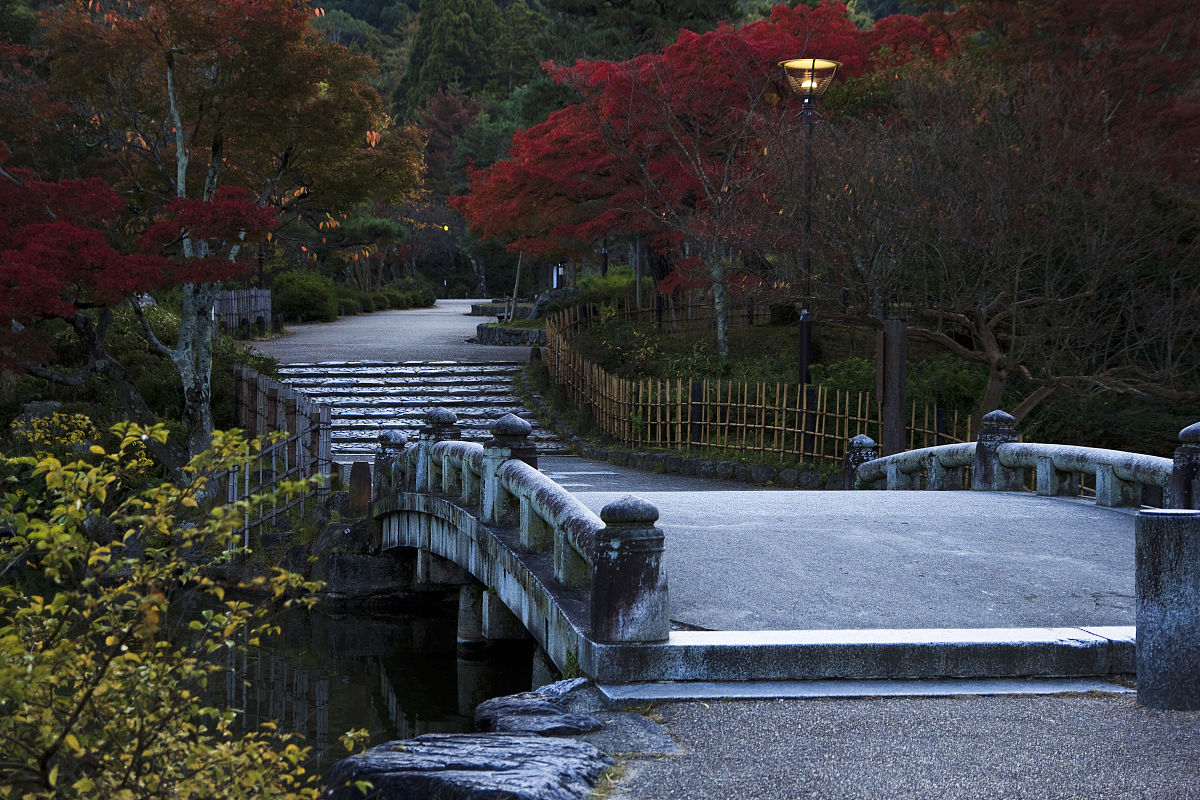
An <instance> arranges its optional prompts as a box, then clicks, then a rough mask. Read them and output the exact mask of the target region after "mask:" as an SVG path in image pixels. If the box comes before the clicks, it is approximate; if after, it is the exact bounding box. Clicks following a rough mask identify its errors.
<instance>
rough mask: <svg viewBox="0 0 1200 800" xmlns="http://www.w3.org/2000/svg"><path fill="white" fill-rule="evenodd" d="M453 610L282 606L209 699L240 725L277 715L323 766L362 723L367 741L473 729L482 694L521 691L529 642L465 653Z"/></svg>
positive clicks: (528, 667)
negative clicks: (335, 610) (264, 637)
mask: <svg viewBox="0 0 1200 800" xmlns="http://www.w3.org/2000/svg"><path fill="white" fill-rule="evenodd" d="M455 614H456V611H455V609H453V608H449V609H444V610H443V609H438V610H434V611H422V612H420V613H400V614H394V615H388V616H386V617H383V616H367V615H333V614H328V613H322V612H319V611H311V612H299V611H295V612H289V613H287V614H286V615H284V616H283V617H282V618H281V619H280V620H279V624H280V626H281V628H282V633H281V634H280V635H279V636H276V637H272V638H271V639H270V640H268V641H267V642H266V643H265V644H264V645H263V646H262V647H256V648H247V649H246V651H245V652H242V653H236V654H235V653H231V654H230V655H229V657H228V659H227V661H226V668H227V669H226V671H225V681H224V687H223V692H222V688H221V687H213V688H215V689H216V690H217V692H218V694H219V695H223V696H218V697H216V698H214V700H215V701H217V702H220V703H223V704H224V705H225V706H226V707H228V708H234V709H239V710H240V711H241V712H242V714H243V719H244V721H245V724H246V725H247V726H254V725H257V724H258V723H261V722H264V721H268V720H276V721H277V722H278V723H279V724H280V728H281V729H282V730H291V731H294V732H296V733H299V734H301V735H302V736H304V738H305V740H306V743H307V744H309V745H310V746H312V748H313V751H314V752H313V755H314V761H313V764H312V765H311V767H312V768H313V769H316V770H318V771H319V772H324V771H325V770H327V769H328V768H329V767H330V766H332V765H333V764H334V763H336V762H337V761H339V760H340V759H342V758H345V757H346V755H347V753H346V751H345V749H344V748H342V746H341V744H340V743H339V741H338V737H339V736H340V735H341V734H342V733H344V732H345V731H347V730H351V729H354V728H365V729H366V730H367V731H369V732H370V734H371V738H370V742H369V744H370V745H376V744H380V743H382V742H387V741H391V740H393V739H404V738H410V737H414V736H419V735H421V734H423V733H452V732H461V731H470V730H472V713H473V711H474V708H475V706H476V705H477V704H479V703H480V702H482V701H483V700H485V699H487V698H489V697H495V696H498V695H503V694H511V693H513V692H521V691H528V690H529V689H530V688H531V682H532V677H531V676H532V661H533V649H534V648H533V645H532V643H531V642H502V643H496V644H489V645H487V646H485V647H482V648H480V647H472V648H470V649H467V648H465V647H463V646H461V645H459V644H458V643H457V642H456V630H457V626H456V617H455Z"/></svg>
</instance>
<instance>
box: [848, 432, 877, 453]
mask: <svg viewBox="0 0 1200 800" xmlns="http://www.w3.org/2000/svg"><path fill="white" fill-rule="evenodd" d="M875 444H876V442H875V440H874V439H872V438H871V437H870V436H867V435H866V434H865V433H860V434H859V435H858V436H855V437H854V438H853V439H851V440H850V446H851V447H853V448H854V449H856V450H873V449H874V448H875Z"/></svg>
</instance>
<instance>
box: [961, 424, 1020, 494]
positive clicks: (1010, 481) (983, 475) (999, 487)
mask: <svg viewBox="0 0 1200 800" xmlns="http://www.w3.org/2000/svg"><path fill="white" fill-rule="evenodd" d="M1015 423H1016V419H1015V418H1014V417H1013V415H1012V414H1009V413H1008V412H1005V411H1001V410H1000V409H996V410H995V411H992V412H991V413H989V414H985V415H984V417H983V429H982V430H980V431H979V441H978V443H977V444H976V445H975V460H974V461H973V462H972V463H971V488H972V489H976V490H979V489H982V490H984V491H994V492H1011V491H1016V490H1018V489H1020V488H1021V485H1022V482H1021V476H1020V474H1019V473H1018V472H1017V471H1016V470H1012V469H1009V468H1008V467H1005V466H1004V465H1003V464H1001V463H1000V455H999V452H998V450H999V447H1000V445H1002V444H1008V443H1010V442H1019V441H1021V437H1020V436H1019V435H1018V434H1017V429H1016V424H1015Z"/></svg>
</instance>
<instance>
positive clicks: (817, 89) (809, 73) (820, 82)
mask: <svg viewBox="0 0 1200 800" xmlns="http://www.w3.org/2000/svg"><path fill="white" fill-rule="evenodd" d="M841 65H842V62H840V61H830V60H828V59H825V58H792V59H788V60H787V61H780V62H779V66H781V67H783V74H784V75H786V76H787V79H788V83H790V84H791V85H792V91H794V92H795V93H796V94H798V95H800V97H802V98H804V100H806V101H815V100H817V99H818V98H819V97H820V96H821V95H823V94H825V90H826V89H828V88H829V84H831V83H833V76H834V74H835V73H836V72H837V68H838V67H840V66H841Z"/></svg>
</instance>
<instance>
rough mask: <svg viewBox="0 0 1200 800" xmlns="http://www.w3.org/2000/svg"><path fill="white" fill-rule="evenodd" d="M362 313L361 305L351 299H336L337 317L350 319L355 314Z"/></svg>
mask: <svg viewBox="0 0 1200 800" xmlns="http://www.w3.org/2000/svg"><path fill="white" fill-rule="evenodd" d="M361 313H362V305H361V304H360V303H359V302H358V301H357V300H355V299H354V298H353V297H339V298H338V315H339V316H343V317H352V316H354V315H355V314H361Z"/></svg>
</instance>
